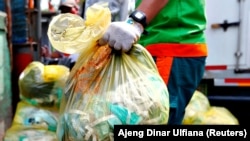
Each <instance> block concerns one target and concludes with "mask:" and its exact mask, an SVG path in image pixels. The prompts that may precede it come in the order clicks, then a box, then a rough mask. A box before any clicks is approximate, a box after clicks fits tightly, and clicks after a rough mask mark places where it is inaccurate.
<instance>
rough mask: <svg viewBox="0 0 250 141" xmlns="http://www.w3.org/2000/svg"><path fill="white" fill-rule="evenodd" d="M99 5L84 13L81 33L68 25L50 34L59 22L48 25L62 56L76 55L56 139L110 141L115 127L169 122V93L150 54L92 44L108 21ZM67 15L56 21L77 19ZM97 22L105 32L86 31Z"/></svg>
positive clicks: (61, 110) (104, 9) (142, 50)
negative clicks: (76, 53)
mask: <svg viewBox="0 0 250 141" xmlns="http://www.w3.org/2000/svg"><path fill="white" fill-rule="evenodd" d="M97 5H98V3H97V4H94V5H93V6H91V7H89V9H87V11H88V12H89V13H87V17H86V18H87V20H86V21H85V23H82V25H84V26H85V27H84V28H80V27H81V26H82V25H80V26H78V27H79V28H78V29H79V30H74V27H75V26H74V24H71V25H72V26H65V28H64V29H63V30H62V28H60V29H58V31H60V33H59V32H54V31H53V30H56V29H57V27H59V26H57V25H58V23H56V22H52V23H51V24H50V27H51V28H50V29H49V32H48V34H49V36H51V37H50V41H51V42H52V44H53V46H54V47H55V48H56V49H58V50H61V51H62V52H66V53H75V52H79V54H80V55H79V57H78V60H77V61H76V63H75V65H74V67H73V68H72V70H71V72H70V75H69V78H68V80H67V82H66V87H65V95H63V98H62V101H61V107H60V108H61V109H60V118H59V122H58V128H57V136H58V140H65V141H68V140H74V141H85V140H86V141H87V140H99V141H104V140H105V141H108V140H113V128H114V125H117V124H124V125H125V124H130V125H135V124H166V123H167V121H168V117H169V95H168V90H167V87H166V84H165V83H164V81H163V79H162V78H161V77H160V74H159V73H158V70H157V68H156V65H155V63H154V60H153V58H152V56H151V55H150V54H149V52H147V50H146V49H145V48H144V47H142V46H141V45H139V44H136V45H134V46H133V47H132V50H131V51H130V52H128V53H121V52H117V51H114V50H112V49H111V48H110V47H109V46H108V45H104V46H99V45H98V44H97V43H96V41H97V40H98V39H99V38H100V37H101V35H102V34H103V33H104V31H105V30H106V27H107V26H108V25H109V23H110V19H111V14H110V12H103V11H106V10H107V9H106V7H105V6H104V7H102V6H100V5H98V6H97ZM69 16H70V15H69ZM69 16H68V18H67V17H66V16H65V15H61V16H59V17H57V18H56V19H55V20H56V21H67V22H66V23H72V22H73V23H75V21H76V20H77V19H78V17H76V18H73V17H69ZM88 19H89V20H88ZM71 20H72V21H71ZM59 23H60V22H59ZM61 23H63V22H61ZM97 24H100V25H101V26H97V27H104V28H97V29H98V30H96V28H87V26H91V25H97ZM93 27H96V26H93ZM52 32H53V33H55V34H56V33H58V35H59V34H61V35H62V36H56V35H53V34H52ZM63 32H66V34H65V35H66V36H63V34H64V33H63ZM82 32H83V33H82ZM85 32H86V33H97V34H94V35H96V36H92V34H91V36H86V35H89V34H85ZM68 33H70V34H68ZM81 33H82V34H81ZM71 35H72V36H71ZM78 35H79V36H78ZM57 37H58V38H57ZM64 37H66V38H64ZM60 42H61V43H60Z"/></svg>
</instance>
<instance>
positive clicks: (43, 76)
mask: <svg viewBox="0 0 250 141" xmlns="http://www.w3.org/2000/svg"><path fill="white" fill-rule="evenodd" d="M68 76H69V68H67V67H65V66H63V65H43V64H42V63H41V62H38V61H33V62H31V63H30V64H29V65H28V66H27V67H26V68H25V69H24V70H23V72H22V73H21V74H20V76H19V80H18V85H19V90H20V99H21V100H22V101H26V102H28V103H30V104H32V105H35V106H43V107H54V108H56V109H59V106H60V101H61V97H62V94H63V91H64V87H65V83H66V80H67V79H68Z"/></svg>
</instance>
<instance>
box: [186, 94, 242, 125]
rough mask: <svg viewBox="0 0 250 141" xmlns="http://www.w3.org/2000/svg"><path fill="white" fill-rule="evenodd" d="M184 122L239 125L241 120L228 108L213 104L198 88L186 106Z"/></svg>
mask: <svg viewBox="0 0 250 141" xmlns="http://www.w3.org/2000/svg"><path fill="white" fill-rule="evenodd" d="M183 124H184V125H185V124H187V125H188V124H192V125H239V121H238V119H237V118H236V117H235V116H234V115H233V114H232V113H231V112H230V111H229V110H228V109H227V108H225V107H219V106H212V105H211V104H210V102H209V99H208V98H207V96H206V95H205V94H203V93H202V92H201V91H198V90H196V91H195V92H194V95H193V97H192V99H191V100H190V102H189V104H188V105H187V107H186V113H185V115H184V119H183Z"/></svg>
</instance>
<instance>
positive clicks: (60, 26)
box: [47, 3, 111, 54]
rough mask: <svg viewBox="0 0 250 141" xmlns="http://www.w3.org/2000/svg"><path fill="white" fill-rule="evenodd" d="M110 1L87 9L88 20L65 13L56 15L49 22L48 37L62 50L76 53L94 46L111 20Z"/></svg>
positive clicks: (55, 46)
mask: <svg viewBox="0 0 250 141" xmlns="http://www.w3.org/2000/svg"><path fill="white" fill-rule="evenodd" d="M110 14H111V13H110V11H109V8H108V3H96V4H94V5H93V6H91V7H89V8H88V9H87V10H86V20H84V19H82V18H81V17H80V16H78V15H75V14H71V13H64V14H59V15H57V16H55V17H54V18H53V19H52V21H51V22H50V24H49V28H48V33H47V34H48V38H49V40H50V42H51V44H52V46H53V47H54V48H55V49H57V50H58V51H60V52H63V53H67V54H74V53H79V52H81V51H82V50H83V49H84V48H87V47H93V46H95V44H96V41H97V40H98V39H99V38H100V37H101V36H102V35H103V33H104V31H105V30H106V28H107V26H108V25H109V24H110V22H111V16H109V15H110Z"/></svg>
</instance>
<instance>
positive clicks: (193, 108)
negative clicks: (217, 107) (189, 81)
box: [182, 90, 211, 124]
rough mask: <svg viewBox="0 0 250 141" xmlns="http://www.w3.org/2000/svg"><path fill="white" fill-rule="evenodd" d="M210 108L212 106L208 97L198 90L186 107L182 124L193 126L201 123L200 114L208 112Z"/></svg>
mask: <svg viewBox="0 0 250 141" xmlns="http://www.w3.org/2000/svg"><path fill="white" fill-rule="evenodd" d="M210 107H211V105H210V103H209V100H208V98H207V96H206V95H204V94H203V93H202V92H200V91H198V90H196V91H195V92H194V95H193V96H192V98H191V100H190V102H189V103H188V105H187V107H186V110H185V115H184V118H183V121H182V123H183V124H193V123H194V122H195V121H197V120H198V121H199V120H200V119H199V114H201V113H204V112H206V111H208V110H209V109H210Z"/></svg>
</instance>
